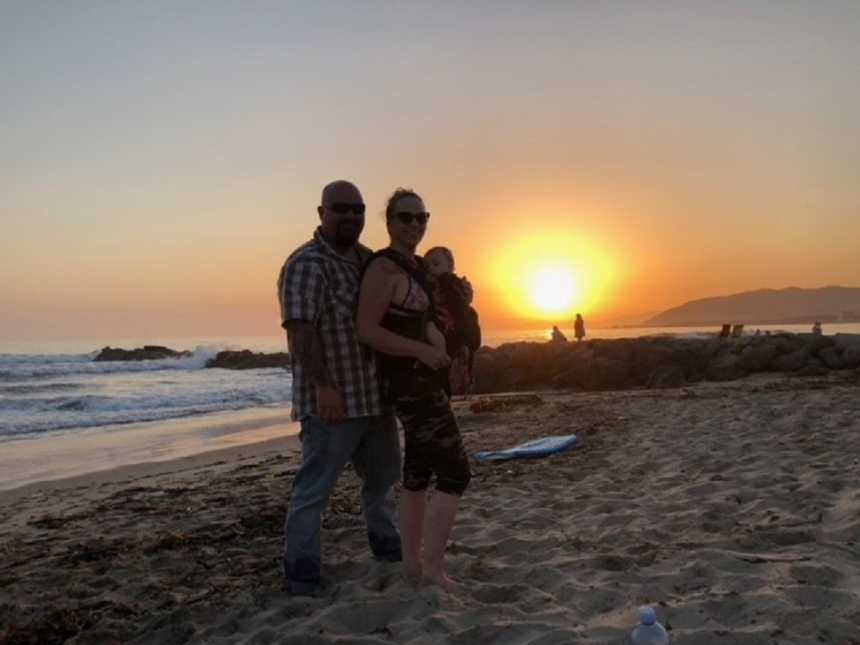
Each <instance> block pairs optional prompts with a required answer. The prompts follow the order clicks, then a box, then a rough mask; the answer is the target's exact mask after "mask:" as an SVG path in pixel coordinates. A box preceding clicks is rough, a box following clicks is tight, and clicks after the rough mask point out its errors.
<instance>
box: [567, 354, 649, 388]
mask: <svg viewBox="0 0 860 645" xmlns="http://www.w3.org/2000/svg"><path fill="white" fill-rule="evenodd" d="M552 384H553V386H555V387H561V388H564V387H576V388H581V389H583V390H618V389H623V388H626V387H632V386H633V385H636V381H635V379H634V377H633V375H632V374H631V371H630V366H629V365H627V364H625V363H624V362H623V361H618V360H615V359H612V358H594V359H592V360H590V361H579V362H577V363H575V364H573V365H572V366H570V367H569V368H567V369H566V370H564V371H562V372H560V373H559V374H557V375H556V376H555V377H554V378H553V380H552Z"/></svg>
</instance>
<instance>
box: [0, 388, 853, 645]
mask: <svg viewBox="0 0 860 645" xmlns="http://www.w3.org/2000/svg"><path fill="white" fill-rule="evenodd" d="M858 383H860V379H858V374H857V373H856V372H852V373H841V374H836V375H832V376H830V377H827V378H819V379H788V378H784V377H773V376H771V377H762V378H757V379H747V380H745V381H739V382H732V383H728V384H702V385H699V386H695V387H688V388H683V389H675V390H660V391H655V390H636V391H625V392H611V393H540V394H539V396H540V398H541V402H540V403H538V404H531V405H522V406H507V407H506V408H504V409H502V410H501V411H497V412H482V413H478V414H473V413H471V412H470V411H469V410H468V407H467V406H466V405H465V404H463V403H460V404H458V405H457V410H458V415H459V418H460V421H461V424H462V429H463V433H464V437H465V441H466V443H467V447H468V449H469V450H470V451H475V450H479V449H493V448H502V447H507V446H510V445H512V444H514V443H518V442H520V441H523V440H526V439H530V438H534V437H538V436H544V435H553V434H566V433H569V432H575V433H576V434H577V435H578V436H579V438H580V445H579V447H578V448H576V449H574V450H572V451H570V452H566V453H563V454H560V455H556V456H553V457H549V458H545V459H540V460H534V461H516V462H506V463H501V464H498V463H497V464H482V463H474V464H473V467H474V474H475V477H474V479H473V482H472V486H471V488H470V490H469V491H468V492H467V494H466V496H465V498H464V500H463V504H462V510H461V513H460V515H459V518H458V521H457V524H456V526H455V529H454V534H453V539H452V541H451V544H450V547H449V553H448V557H449V561H450V568H451V573H452V574H453V575H454V576H455V577H457V578H458V579H460V580H461V581H462V582H463V584H464V588H463V590H462V592H461V593H459V594H455V595H450V596H449V595H446V594H444V593H443V592H441V590H439V589H438V588H434V587H422V588H418V589H415V588H413V587H411V586H410V585H409V584H407V583H406V582H405V581H403V580H402V579H401V578H400V576H399V569H398V566H397V565H394V564H388V563H385V564H383V563H376V562H374V561H373V560H371V559H370V557H369V553H368V548H367V545H366V540H365V533H364V527H363V521H362V518H361V514H360V512H361V511H360V505H359V498H358V486H357V479H356V477H355V475H354V473H353V472H352V471H347V472H346V473H345V474H344V476H343V477H342V478H341V482H340V484H339V486H338V488H337V490H336V492H335V493H334V495H333V496H332V499H331V503H330V507H329V509H328V511H327V512H326V514H325V518H324V528H323V551H324V560H325V571H324V574H325V575H326V577H327V579H328V580H329V584H328V586H327V587H326V588H325V589H324V591H323V593H322V594H321V595H320V596H319V597H317V598H299V597H291V596H289V595H286V594H285V593H284V592H283V591H282V590H281V581H280V574H279V558H280V550H281V533H282V525H283V518H284V512H285V507H286V502H287V499H288V496H289V488H290V481H291V477H292V475H293V474H294V473H295V470H296V467H297V464H298V457H297V452H296V442H295V439H292V440H289V439H283V440H276V441H269V442H267V443H265V444H257V445H255V446H245V447H242V448H238V449H233V450H230V451H224V452H221V453H217V454H214V453H209V454H208V455H206V456H202V457H201V458H198V459H186V460H179V461H176V462H167V463H162V464H153V465H149V466H146V467H131V468H126V469H119V470H118V471H112V472H111V473H110V474H107V475H105V474H102V475H99V476H93V477H91V478H78V479H77V480H75V481H73V482H68V481H67V482H61V483H57V482H51V483H48V484H45V485H36V486H30V487H28V488H27V489H24V490H19V491H10V492H6V493H3V494H2V495H0V642H4V643H36V642H40V643H51V642H63V640H64V639H66V638H68V639H70V640H68V641H67V642H71V643H125V642H133V643H161V644H164V643H177V644H178V643H291V644H304V643H308V644H313V643H367V644H370V643H410V644H419V643H428V644H429V643H458V644H464V645H465V644H472V643H500V644H501V643H505V644H511V645H514V644H517V645H519V644H526V643H529V644H531V645H548V644H551V643H601V644H606V643H623V642H625V639H626V638H627V636H628V634H629V631H630V629H632V627H633V626H634V624H635V621H636V613H637V612H636V610H637V607H638V606H639V605H641V604H644V603H651V604H653V605H654V606H655V608H656V609H657V613H658V616H659V618H660V620H661V621H662V622H664V623H665V624H667V625H668V626H669V627H670V633H671V635H672V640H673V642H674V643H696V644H700V643H719V644H727V643H744V644H746V643H750V644H758V643H762V644H765V643H786V644H788V643H791V644H804V643H809V644H813V643H816V644H818V643H838V644H840V645H846V644H850V643H855V644H856V643H860V387H858Z"/></svg>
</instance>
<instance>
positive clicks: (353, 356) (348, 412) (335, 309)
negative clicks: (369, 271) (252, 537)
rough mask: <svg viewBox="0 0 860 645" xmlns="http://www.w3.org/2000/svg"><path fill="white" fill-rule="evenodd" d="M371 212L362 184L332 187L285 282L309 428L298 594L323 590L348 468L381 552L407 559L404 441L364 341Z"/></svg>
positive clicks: (293, 542)
mask: <svg viewBox="0 0 860 645" xmlns="http://www.w3.org/2000/svg"><path fill="white" fill-rule="evenodd" d="M364 211H365V206H364V200H363V199H362V196H361V193H360V192H359V190H358V188H356V187H355V186H354V185H353V184H351V183H350V182H347V181H335V182H332V183H330V184H328V185H327V186H326V187H325V188H324V189H323V191H322V199H321V205H320V206H319V207H318V208H317V212H318V214H319V218H320V225H319V227H318V228H317V229H316V232H315V233H314V236H313V239H312V240H310V241H309V242H307V243H305V244H303V245H302V246H300V247H299V248H297V249H296V250H295V251H293V253H292V254H291V255H290V256H289V258H287V261H286V262H285V263H284V266H283V268H282V269H281V274H280V276H279V278H278V299H279V301H280V306H281V321H282V325H283V327H284V328H285V329H286V330H287V335H288V339H289V349H290V361H291V364H292V377H293V381H292V404H293V415H294V418H297V419H298V420H299V421H300V422H301V434H300V435H299V436H300V438H301V442H302V465H301V467H300V468H299V471H298V473H297V474H296V477H295V479H294V480H293V490H292V495H291V498H290V506H289V512H288V514H287V519H286V526H285V540H284V575H285V586H286V588H287V589H288V590H289V591H290V592H291V593H294V594H313V593H315V592H316V591H317V590H318V589H319V587H320V583H321V576H320V569H321V563H322V561H321V554H320V521H321V514H322V511H323V509H324V508H325V505H326V502H327V501H328V497H329V494H330V493H331V491H332V489H333V488H334V485H335V483H336V482H337V479H338V477H339V476H340V473H341V471H342V470H343V468H344V466H345V465H346V464H347V463H348V462H352V464H353V465H354V466H355V470H356V472H357V473H358V474H359V476H360V477H361V478H362V479H363V484H362V487H361V499H362V507H363V509H364V518H365V521H366V522H367V536H368V540H369V542H370V548H371V550H372V551H373V555H374V556H375V557H376V558H377V559H378V560H387V561H392V562H396V561H399V560H400V559H401V549H400V536H399V534H398V531H397V524H396V521H395V517H394V514H395V505H394V495H393V490H392V487H393V486H394V484H396V483H397V480H398V478H399V475H400V442H399V437H398V433H397V427H396V423H395V421H394V417H393V416H392V415H391V414H387V415H386V414H385V413H384V412H385V408H384V407H383V404H382V400H381V397H380V392H379V386H378V381H377V374H376V367H375V363H374V361H373V357H372V356H369V355H368V354H367V352H366V351H363V350H362V347H361V346H360V345H359V342H358V336H357V334H356V328H355V322H354V320H355V308H356V305H357V301H358V291H359V286H360V282H361V273H362V270H363V267H364V264H365V262H366V261H367V260H368V259H369V258H370V256H371V252H370V249H368V248H366V247H364V246H362V245H361V244H359V242H358V238H359V236H360V235H361V232H362V230H363V229H364Z"/></svg>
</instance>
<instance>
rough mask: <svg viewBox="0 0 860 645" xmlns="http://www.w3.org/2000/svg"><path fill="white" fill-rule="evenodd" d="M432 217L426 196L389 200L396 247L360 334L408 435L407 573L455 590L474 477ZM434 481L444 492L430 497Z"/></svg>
mask: <svg viewBox="0 0 860 645" xmlns="http://www.w3.org/2000/svg"><path fill="white" fill-rule="evenodd" d="M429 217H430V214H429V213H428V212H427V210H426V208H425V207H424V202H423V201H422V200H421V197H419V196H418V195H417V194H416V193H414V192H413V191H411V190H405V189H402V188H401V189H398V190H396V191H395V192H394V194H393V195H392V196H391V197H390V198H389V200H388V205H387V207H386V209H385V220H386V226H387V228H388V234H389V236H390V238H391V243H390V245H389V246H388V248H386V249H383V250H382V251H379V252H378V253H376V254H375V255H374V257H373V258H372V259H371V260H370V262H369V263H368V265H367V268H366V271H365V274H364V278H363V279H362V283H361V294H360V296H359V302H358V328H357V332H358V337H359V340H361V341H362V342H363V343H366V344H367V345H369V346H370V347H372V348H373V349H374V350H376V352H377V365H378V367H379V372H380V375H381V378H382V387H383V394H384V396H385V398H386V399H387V401H388V402H389V403H391V404H392V405H393V406H394V412H395V414H396V415H397V417H398V418H399V419H400V422H401V423H402V424H403V430H404V435H405V438H406V442H405V443H406V446H405V455H404V460H403V494H402V496H401V504H400V539H401V542H402V546H403V569H404V573H405V574H406V575H407V576H410V577H420V576H421V575H422V574H423V576H424V577H425V578H427V579H429V580H430V581H431V582H432V583H434V584H437V585H439V586H440V587H442V588H443V589H445V590H446V591H452V590H453V589H454V588H455V585H454V583H453V581H452V580H451V579H450V578H449V577H448V575H447V573H446V571H445V548H446V546H447V543H448V536H449V535H450V533H451V527H452V526H453V524H454V517H455V515H456V514H457V507H458V505H459V503H460V496H461V495H462V494H463V492H464V491H465V490H466V487H467V486H468V484H469V480H470V479H471V473H470V470H469V459H468V457H467V456H466V452H465V450H464V449H463V441H462V438H461V437H460V430H459V428H458V427H457V421H456V420H455V418H454V414H453V413H452V412H451V405H450V403H449V401H448V397H447V396H446V395H445V392H444V390H443V382H442V379H440V377H439V373H438V371H439V370H440V369H441V368H444V367H446V366H447V365H448V364H449V363H450V358H449V357H448V355H447V354H446V353H445V339H444V337H443V336H442V335H441V333H440V332H439V330H438V329H437V328H436V327H435V325H434V324H433V323H432V322H431V318H432V314H433V311H432V300H431V297H430V293H431V291H430V288H429V287H428V285H427V282H426V280H425V275H426V274H425V270H424V265H423V262H422V261H421V258H419V257H417V256H416V255H415V249H416V247H417V246H418V243H419V242H421V239H422V238H423V237H424V233H425V231H426V230H427V220H428V219H429ZM433 476H435V478H436V490H435V492H434V493H433V495H432V496H430V498H429V500H428V495H427V489H428V488H429V486H430V482H431V480H432V478H433ZM422 543H423V546H424V557H423V561H422V558H421V546H422Z"/></svg>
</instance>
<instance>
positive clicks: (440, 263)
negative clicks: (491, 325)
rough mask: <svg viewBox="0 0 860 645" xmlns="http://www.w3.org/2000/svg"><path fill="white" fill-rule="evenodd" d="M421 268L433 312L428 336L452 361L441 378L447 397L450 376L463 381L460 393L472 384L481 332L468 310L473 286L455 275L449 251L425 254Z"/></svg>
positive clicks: (434, 250) (474, 314) (436, 249)
mask: <svg viewBox="0 0 860 645" xmlns="http://www.w3.org/2000/svg"><path fill="white" fill-rule="evenodd" d="M424 266H425V267H426V269H427V277H428V279H429V281H430V285H431V287H432V289H433V311H434V316H433V318H434V320H433V322H432V323H430V324H428V329H427V336H428V339H429V340H430V342H431V343H432V344H433V345H435V346H436V347H438V348H440V349H444V350H445V351H446V352H447V354H448V356H450V357H451V359H452V361H453V364H452V369H451V370H450V371H448V370H447V369H446V370H445V373H444V374H443V377H444V378H443V381H444V384H445V391H446V392H447V394H448V396H450V395H451V380H450V377H451V375H452V374H453V375H454V376H455V377H460V376H462V377H463V378H464V380H465V382H464V383H463V384H462V385H463V389H465V386H466V385H467V384H468V383H469V382H470V381H471V371H472V362H473V360H474V353H475V351H476V350H477V349H478V347H480V346H481V328H480V325H479V324H478V314H477V312H476V311H475V310H474V309H473V308H472V307H471V306H470V303H471V302H472V285H471V284H469V281H468V280H466V279H465V278H460V277H458V276H457V275H456V274H455V273H454V254H453V253H452V252H451V249H449V248H446V247H444V246H435V247H433V248H432V249H430V250H429V251H427V253H425V254H424ZM431 328H432V329H431ZM458 364H459V366H458ZM458 389H459V388H458Z"/></svg>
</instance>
